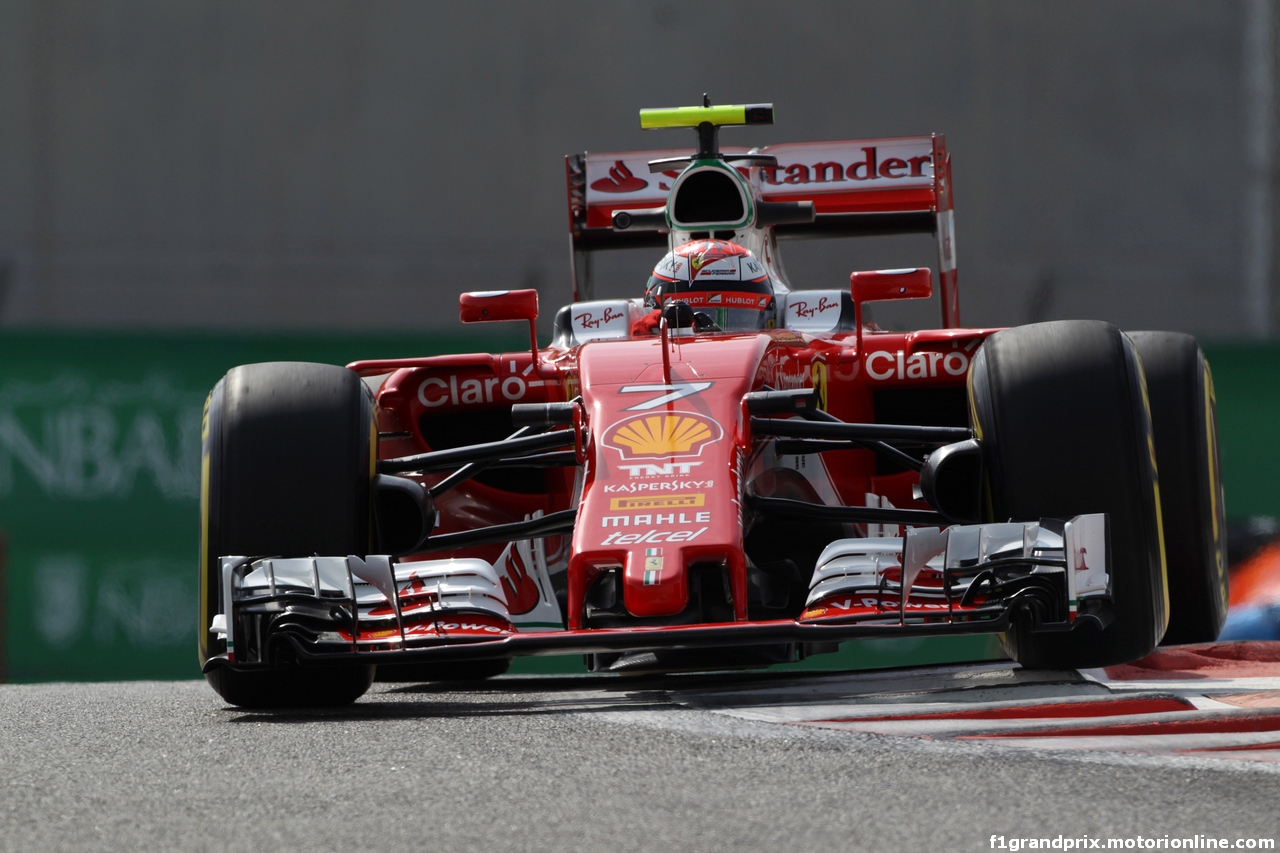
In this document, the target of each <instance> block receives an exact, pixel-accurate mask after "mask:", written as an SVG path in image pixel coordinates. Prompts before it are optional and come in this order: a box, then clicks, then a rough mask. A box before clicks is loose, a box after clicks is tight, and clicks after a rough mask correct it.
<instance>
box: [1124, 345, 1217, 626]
mask: <svg viewBox="0 0 1280 853" xmlns="http://www.w3.org/2000/svg"><path fill="white" fill-rule="evenodd" d="M1129 339H1130V340H1131V341H1133V345H1134V347H1135V348H1136V349H1137V351H1138V355H1139V356H1140V357H1141V358H1142V372H1143V373H1144V374H1145V375H1146V378H1147V397H1148V398H1149V399H1150V400H1151V426H1152V429H1153V430H1154V431H1155V437H1156V470H1157V471H1158V472H1159V475H1160V514H1161V517H1162V518H1163V520H1164V553H1165V560H1166V561H1167V563H1168V570H1169V630H1168V631H1166V632H1165V635H1164V640H1163V641H1162V642H1163V643H1165V644H1166V645H1168V644H1173V643H1211V642H1213V641H1214V640H1216V639H1217V638H1218V632H1219V631H1220V630H1221V629H1222V623H1223V621H1224V620H1225V619H1226V618H1227V564H1226V553H1225V548H1226V542H1225V535H1226V510H1225V509H1224V507H1223V503H1222V469H1221V468H1220V467H1219V464H1218V422H1217V412H1216V401H1215V398H1214V393H1213V375H1212V374H1211V373H1210V372H1209V363H1208V362H1207V361H1205V358H1204V353H1203V352H1201V351H1200V347H1199V345H1198V344H1196V339H1195V338H1193V337H1191V336H1190V335H1184V334H1180V333H1178V332H1130V333H1129Z"/></svg>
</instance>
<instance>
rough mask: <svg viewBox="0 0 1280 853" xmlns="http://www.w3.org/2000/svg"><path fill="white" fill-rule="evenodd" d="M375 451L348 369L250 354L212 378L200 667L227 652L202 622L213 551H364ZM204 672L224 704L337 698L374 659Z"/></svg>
mask: <svg viewBox="0 0 1280 853" xmlns="http://www.w3.org/2000/svg"><path fill="white" fill-rule="evenodd" d="M376 460H377V429H376V426H375V425H374V419H373V403H372V399H371V397H370V394H369V392H368V390H367V389H366V388H365V386H364V383H363V382H361V380H360V377H359V376H357V375H356V374H355V373H353V372H351V371H350V370H347V369H346V368H343V367H336V366H334V365H328V364H308V363H300V362H272V363H267V364H249V365H244V366H241V367H237V368H234V369H233V370H231V371H230V372H229V373H227V375H226V376H225V377H223V379H222V380H221V381H220V382H218V384H217V385H216V386H215V387H214V389H213V392H212V393H211V394H210V395H209V399H208V401H207V402H206V404H205V418H204V430H203V459H202V476H201V491H200V512H201V525H200V539H201V542H200V587H199V590H200V591H199V597H200V603H199V611H200V625H199V631H198V637H199V656H200V663H201V665H203V664H204V663H205V662H206V661H207V660H209V658H211V657H214V656H216V655H219V654H222V653H223V652H224V651H225V650H226V649H225V644H224V643H223V641H221V640H218V639H217V638H216V636H215V635H214V634H213V633H212V632H211V631H210V630H209V628H210V624H211V623H212V621H213V617H214V616H215V615H216V614H218V613H219V612H222V609H223V608H222V602H221V601H220V597H221V583H220V571H219V569H218V558H219V557H222V556H229V555H243V556H281V557H309V556H312V555H315V554H320V555H336V556H347V555H357V556H363V555H365V554H367V553H368V551H369V542H370V529H371V483H372V479H373V473H374V471H373V466H374V464H375V462H376ZM206 679H207V680H208V682H209V684H210V686H212V687H213V689H214V690H216V691H217V692H218V695H220V696H221V697H222V698H223V699H225V700H226V701H227V702H229V703H231V704H233V705H241V706H244V707H304V706H314V705H345V704H349V703H351V702H354V701H355V700H356V699H358V698H359V697H360V696H361V695H362V694H363V693H364V692H365V691H366V690H368V689H369V685H370V684H371V683H372V681H373V667H369V666H350V665H346V666H339V667H313V668H303V667H300V666H297V665H295V664H291V662H288V661H279V662H277V663H276V665H274V666H273V667H271V668H270V669H267V670H262V671H239V670H234V669H231V668H229V667H220V668H218V669H215V670H212V671H211V672H209V673H208V674H207V675H206Z"/></svg>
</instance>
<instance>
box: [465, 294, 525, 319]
mask: <svg viewBox="0 0 1280 853" xmlns="http://www.w3.org/2000/svg"><path fill="white" fill-rule="evenodd" d="M458 315H459V317H460V319H461V320H462V322H464V323H487V322H492V321H497V320H527V321H530V322H532V321H533V320H536V319H538V291H536V290H480V291H475V292H473V293H464V294H462V295H461V296H459V297H458Z"/></svg>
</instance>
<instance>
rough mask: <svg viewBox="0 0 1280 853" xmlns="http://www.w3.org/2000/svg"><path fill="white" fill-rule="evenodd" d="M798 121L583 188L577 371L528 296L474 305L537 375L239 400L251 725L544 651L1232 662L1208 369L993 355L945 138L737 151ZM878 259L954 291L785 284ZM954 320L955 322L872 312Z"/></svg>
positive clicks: (370, 375) (228, 383)
mask: <svg viewBox="0 0 1280 853" xmlns="http://www.w3.org/2000/svg"><path fill="white" fill-rule="evenodd" d="M772 120H773V108H772V106H771V105H764V104H759V105H747V106H711V105H710V102H709V101H704V104H703V105H702V106H695V107H681V108H675V109H660V110H643V111H641V125H642V127H644V128H690V129H693V130H694V131H695V132H696V134H697V147H696V149H695V150H693V151H692V152H691V151H689V150H687V149H683V150H662V151H649V152H615V153H594V154H583V155H575V156H570V157H568V158H567V159H566V171H565V175H566V187H567V195H568V204H569V221H570V232H571V245H572V260H573V264H572V279H573V299H574V301H573V302H572V303H571V304H569V305H567V306H565V307H563V308H561V309H560V310H559V311H558V312H557V314H556V315H555V320H554V326H553V328H554V334H553V338H552V340H551V342H550V344H549V345H547V346H540V345H539V343H538V339H537V333H536V328H535V319H536V317H537V314H538V299H537V292H536V291H532V290H511V291H492V292H479V293H465V294H462V296H461V298H460V306H461V308H460V310H461V319H462V321H463V322H468V323H473V322H486V321H519V322H523V323H526V324H528V328H529V346H528V348H527V349H521V350H519V351H514V352H506V353H500V354H462V355H443V356H434V357H426V358H403V359H392V360H377V361H359V362H355V363H353V364H349V365H347V366H345V367H340V366H335V365H323V364H302V363H270V364H251V365H245V366H242V367H237V368H235V369H234V370H232V371H230V372H229V373H228V374H227V375H226V377H225V378H223V379H222V380H221V381H220V382H219V383H218V384H217V386H216V387H215V388H214V389H213V391H212V393H211V394H210V396H209V399H208V403H207V407H206V414H205V423H204V438H203V442H204V443H203V480H202V492H201V558H200V569H199V602H200V603H199V611H200V613H199V618H200V625H199V655H200V663H201V665H202V667H203V671H204V674H205V676H206V678H207V679H208V681H209V682H210V684H211V685H212V686H213V687H214V689H215V690H217V692H218V693H219V694H220V695H221V696H222V697H223V698H224V699H225V700H226V701H228V702H230V703H232V704H236V705H243V706H290V705H308V704H339V703H346V702H351V701H354V700H355V699H356V698H358V697H359V696H360V695H361V694H362V693H363V692H364V691H365V690H366V689H367V688H368V687H369V685H370V683H371V681H372V680H373V678H374V677H375V673H376V674H377V675H378V677H380V678H383V679H388V680H435V679H477V678H484V677H487V676H491V675H495V674H499V673H501V672H504V671H505V670H506V669H507V667H508V666H509V664H510V662H511V660H512V659H513V658H515V657H517V656H522V655H579V656H584V658H585V661H586V666H587V667H588V668H589V669H590V670H592V671H597V672H641V671H643V672H653V671H676V670H681V671H685V670H716V669H724V668H744V667H764V666H768V665H770V664H774V663H779V662H786V661H794V660H797V659H800V658H802V657H805V656H811V655H819V654H823V653H827V652H831V651H834V650H835V649H836V648H837V646H838V644H839V643H840V642H842V641H847V640H854V639H860V638H890V637H933V636H942V635H959V634H973V633H990V634H995V635H998V636H999V638H1000V641H1001V643H1002V644H1003V647H1004V649H1005V650H1006V652H1007V653H1008V655H1009V656H1010V657H1011V658H1013V659H1014V660H1016V661H1018V662H1019V663H1021V664H1022V665H1024V666H1028V667H1052V668H1067V667H1092V666H1102V665H1110V664H1115V663H1120V662H1126V661H1131V660H1134V659H1137V658H1140V657H1142V656H1144V655H1146V654H1148V653H1149V652H1150V651H1151V650H1152V649H1153V648H1154V647H1155V646H1156V645H1157V644H1158V643H1160V642H1161V641H1162V640H1163V641H1164V642H1194V641H1206V640H1211V639H1213V638H1214V637H1215V636H1216V634H1217V632H1218V629H1219V627H1220V626H1221V623H1222V620H1223V617H1224V613H1225V607H1226V603H1227V594H1226V574H1225V567H1224V563H1223V530H1224V528H1223V518H1224V516H1223V503H1222V486H1221V478H1220V474H1219V468H1218V449H1217V433H1216V426H1215V414H1214V392H1213V383H1212V378H1211V375H1210V372H1209V368H1208V365H1207V363H1206V362H1205V359H1204V356H1203V354H1202V353H1201V351H1200V349H1199V347H1198V346H1197V345H1196V342H1195V340H1194V339H1192V338H1191V337H1189V336H1186V335H1182V334H1176V333H1167V332H1130V333H1127V334H1126V333H1123V332H1121V331H1120V330H1119V329H1117V328H1115V327H1114V326H1112V325H1110V324H1107V323H1104V322H1094V321H1058V322H1049V323H1040V324H1036V325H1030V326H1023V327H1016V328H1009V329H1003V330H995V329H974V328H966V327H964V326H963V325H961V322H960V309H959V296H958V290H957V278H956V263H955V237H954V223H953V213H952V190H951V162H950V158H949V156H948V154H947V149H946V144H945V141H944V139H943V137H942V136H936V135H935V136H918V137H904V138H894V139H867V140H856V141H839V142H802V143H792V144H780V145H771V146H768V147H764V148H751V149H748V148H721V147H720V145H719V130H720V128H721V127H724V126H732V125H751V124H771V123H772ZM885 234H924V235H932V236H933V237H934V238H936V246H937V258H938V260H937V270H936V276H935V273H934V271H933V270H930V269H928V268H917V269H894V270H879V271H866V272H853V273H852V274H851V276H850V279H849V281H848V283H847V284H843V283H842V284H840V285H839V286H833V287H830V288H829V289H794V288H793V287H792V284H791V282H790V281H789V280H788V278H787V275H786V272H785V270H784V268H783V265H782V261H781V257H780V248H781V247H782V246H783V245H785V244H786V243H788V242H791V241H793V240H797V239H803V238H809V237H831V236H850V237H854V236H862V235H885ZM644 247H649V248H652V249H653V251H654V257H655V259H659V258H660V260H657V264H656V266H654V267H653V268H652V270H651V272H650V270H649V269H648V268H647V267H646V268H645V269H644V270H638V271H637V274H636V277H635V284H636V287H635V291H634V293H635V294H636V296H635V297H634V298H619V299H597V298H595V297H594V281H593V276H592V259H593V257H596V255H597V253H598V252H601V251H609V250H612V249H617V248H644ZM663 253H665V255H664V254H663ZM646 274H648V278H647V284H646V283H645V282H646V279H645V275H646ZM935 286H936V287H935ZM642 289H643V295H640V291H641V290H642ZM935 289H936V290H937V291H938V293H939V297H940V300H939V301H940V302H941V325H940V327H939V328H937V329H929V330H921V331H910V332H904V331H887V330H884V329H881V328H879V327H878V326H877V325H876V324H875V323H874V322H872V321H871V320H870V317H869V315H868V316H864V313H866V311H865V310H864V306H866V305H867V304H868V303H874V302H883V301H887V300H909V299H927V298H932V297H933V294H934V291H935ZM1157 472H1158V476H1157Z"/></svg>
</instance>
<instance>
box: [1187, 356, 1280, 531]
mask: <svg viewBox="0 0 1280 853" xmlns="http://www.w3.org/2000/svg"><path fill="white" fill-rule="evenodd" d="M1204 351H1205V356H1206V357H1207V358H1208V359H1209V368H1210V369H1211V370H1212V372H1213V384H1214V388H1215V390H1216V391H1217V396H1218V440H1219V444H1220V445H1221V448H1222V482H1223V487H1224V488H1225V490H1226V504H1227V515H1228V517H1231V518H1245V517H1247V516H1254V515H1269V516H1272V517H1275V518H1280V490H1278V489H1277V488H1276V483H1277V482H1280V440H1277V439H1280V345H1276V344H1269V345H1267V344H1209V345H1205V347H1204Z"/></svg>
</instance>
